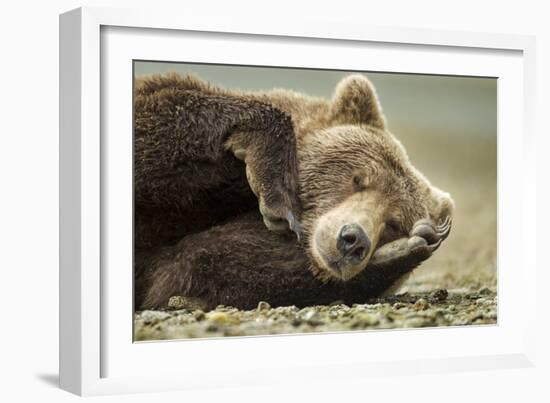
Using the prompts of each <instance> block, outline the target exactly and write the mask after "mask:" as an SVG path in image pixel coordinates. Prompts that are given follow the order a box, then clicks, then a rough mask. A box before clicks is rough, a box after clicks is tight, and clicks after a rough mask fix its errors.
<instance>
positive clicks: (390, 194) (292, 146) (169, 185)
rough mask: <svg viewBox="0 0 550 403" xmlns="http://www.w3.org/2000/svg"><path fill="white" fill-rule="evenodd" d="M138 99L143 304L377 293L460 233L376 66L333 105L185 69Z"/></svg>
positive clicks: (300, 302) (142, 86)
mask: <svg viewBox="0 0 550 403" xmlns="http://www.w3.org/2000/svg"><path fill="white" fill-rule="evenodd" d="M134 96H135V111H134V113H135V141H134V191H135V234H134V237H135V306H136V308H137V309H146V308H159V307H164V306H166V304H167V302H168V300H169V298H170V297H171V296H175V295H179V296H182V297H184V299H185V300H187V301H189V302H190V303H192V304H199V305H200V306H201V307H203V308H205V309H209V308H211V307H214V306H216V305H218V304H224V305H231V306H235V307H238V308H243V309H248V308H252V307H254V306H255V305H256V304H257V303H258V302H259V301H268V302H269V303H270V304H271V305H273V306H278V305H297V306H306V305H312V304H327V303H330V302H332V301H335V300H341V301H344V302H346V303H348V304H351V303H360V302H365V301H366V300H367V299H369V298H372V297H374V296H377V295H379V294H381V293H384V292H387V291H388V290H391V289H392V288H394V287H395V286H396V285H397V284H399V282H400V280H402V279H403V278H404V276H405V275H406V274H408V273H410V272H411V271H412V270H413V269H414V268H415V267H417V266H418V265H419V264H420V263H421V262H422V261H424V260H426V259H427V258H428V257H430V256H431V254H432V253H433V252H434V251H435V250H436V249H437V248H438V247H439V245H440V244H441V242H442V241H443V240H444V239H445V238H446V237H447V235H448V234H449V231H450V227H451V217H452V213H453V208H454V203H453V201H452V199H451V197H450V196H449V195H448V194H447V193H445V192H443V191H441V190H439V189H437V188H436V187H434V186H433V185H431V184H430V182H429V181H428V180H427V179H426V178H425V177H424V176H423V175H422V174H421V173H420V172H418V171H417V170H416V169H415V168H414V167H413V166H412V165H411V163H410V161H409V159H408V157H407V154H406V152H405V150H404V148H403V147H402V145H401V144H400V142H399V141H398V140H397V139H396V138H395V137H394V136H393V135H392V134H391V133H389V131H388V130H387V127H386V121H385V118H384V116H383V113H382V109H381V106H380V104H379V101H378V98H377V95H376V92H375V89H374V87H373V86H372V84H371V83H370V81H369V80H368V79H367V78H366V77H365V76H364V75H359V74H354V75H350V76H348V77H346V78H344V79H343V80H342V81H341V82H340V83H339V84H338V86H337V88H336V90H335V94H334V97H333V99H332V100H330V101H328V100H325V99H321V98H313V97H309V96H306V95H303V94H300V93H296V92H293V91H288V90H272V91H269V92H257V93H253V92H240V91H229V90H225V89H222V88H219V87H215V86H212V85H210V84H208V83H206V82H203V81H201V80H199V79H197V78H195V77H192V76H185V77H181V76H179V75H177V74H170V75H164V76H152V77H149V78H145V79H140V80H136V83H135V94H134ZM289 229H290V230H292V231H294V233H296V235H298V236H294V235H293V234H292V232H290V231H289Z"/></svg>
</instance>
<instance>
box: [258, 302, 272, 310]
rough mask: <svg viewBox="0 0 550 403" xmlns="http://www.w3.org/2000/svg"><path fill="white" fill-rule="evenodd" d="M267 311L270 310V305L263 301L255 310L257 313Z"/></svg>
mask: <svg viewBox="0 0 550 403" xmlns="http://www.w3.org/2000/svg"><path fill="white" fill-rule="evenodd" d="M268 309H271V305H269V303H268V302H265V301H260V302H258V307H257V308H256V310H257V311H258V312H261V311H267V310H268Z"/></svg>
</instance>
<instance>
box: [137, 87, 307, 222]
mask: <svg viewBox="0 0 550 403" xmlns="http://www.w3.org/2000/svg"><path fill="white" fill-rule="evenodd" d="M135 115H136V131H135V142H134V154H135V156H134V162H135V166H134V170H135V175H134V184H135V200H136V206H138V207H143V208H147V209H149V210H154V209H157V210H159V209H160V210H162V211H167V212H169V213H168V214H172V212H177V211H182V212H185V214H187V213H189V212H192V211H193V209H194V208H196V206H197V205H202V204H204V203H205V202H208V201H209V200H210V199H212V197H211V196H210V194H211V193H216V192H219V189H220V188H224V187H225V188H227V187H229V188H231V189H236V188H237V187H238V186H236V185H237V184H235V183H234V182H235V181H236V180H241V177H244V175H240V172H237V171H236V170H237V169H239V170H240V169H242V168H243V167H242V166H241V164H239V163H238V162H237V161H235V160H233V157H232V156H230V155H228V151H230V152H232V154H233V155H235V157H237V158H239V159H242V160H244V161H245V163H246V173H247V177H248V181H249V184H250V186H251V188H252V190H253V191H254V192H255V193H256V195H257V197H258V199H259V203H260V210H261V212H262V215H263V216H264V222H265V224H266V225H267V227H268V228H269V229H272V230H288V229H289V227H290V229H292V230H294V231H295V232H296V233H298V232H299V231H298V230H299V225H298V221H297V219H298V218H299V215H300V203H299V199H298V163H297V156H296V138H295V134H294V127H293V124H292V120H291V118H290V116H289V115H288V114H286V113H284V112H283V111H281V110H280V109H278V108H275V107H274V106H272V105H270V104H267V103H264V102H259V101H255V100H250V99H245V98H240V97H236V96H235V97H234V96H229V95H214V94H209V93H205V92H201V91H196V90H185V89H179V88H163V89H161V90H158V91H156V92H154V93H153V94H150V95H144V96H142V97H138V98H137V100H136V105H135ZM243 189H245V190H247V189H246V188H245V187H243ZM247 195H248V192H247ZM233 214H234V212H233ZM233 214H231V215H233ZM169 218H170V220H169V221H172V222H173V221H175V220H174V219H172V218H173V217H169ZM175 218H176V221H177V218H178V217H175ZM283 222H284V223H285V225H284V226H283V225H280V224H281V223H283Z"/></svg>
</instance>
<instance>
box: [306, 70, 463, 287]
mask: <svg viewBox="0 0 550 403" xmlns="http://www.w3.org/2000/svg"><path fill="white" fill-rule="evenodd" d="M329 113H330V117H329V119H328V121H329V122H330V124H328V125H327V126H326V127H325V128H322V129H317V130H313V131H311V132H310V133H307V134H305V135H304V136H300V139H299V143H300V144H299V146H298V153H299V158H298V159H299V161H300V184H301V194H300V199H301V201H302V207H303V211H302V216H301V221H302V229H303V234H304V241H305V242H306V245H307V250H308V253H309V255H310V257H311V259H312V260H313V261H314V262H315V263H316V265H315V266H316V267H314V268H313V270H315V271H317V274H318V275H319V276H320V277H325V278H331V277H332V278H338V279H341V280H344V281H345V280H349V279H351V278H353V277H354V276H355V275H357V274H358V273H360V272H361V271H362V270H363V269H364V268H365V267H366V266H367V265H368V262H369V259H370V258H371V256H372V254H373V252H374V251H375V250H376V249H377V248H378V247H380V246H381V245H383V244H385V243H388V242H391V241H393V240H396V239H398V238H402V237H405V236H407V235H408V234H409V232H410V231H411V229H412V226H413V224H414V223H415V222H416V221H418V220H420V219H423V218H430V219H432V220H433V221H434V222H436V223H438V222H440V221H443V220H444V219H445V218H446V217H448V216H450V215H452V213H453V208H454V203H453V200H452V199H451V197H450V195H449V194H448V193H445V192H443V191H441V190H439V189H438V188H436V187H435V186H433V185H432V184H431V183H430V182H429V181H428V180H427V179H426V178H425V177H424V176H423V175H422V174H421V173H420V172H419V171H418V170H416V169H415V167H414V166H413V165H412V164H411V162H410V161H409V158H408V156H407V153H406V152H405V149H404V148H403V146H402V145H401V143H400V142H399V141H398V140H397V139H396V138H395V137H394V136H393V135H392V134H391V133H390V132H389V131H388V130H387V128H386V123H385V118H384V116H383V114H382V109H381V107H380V103H379V101H378V98H377V95H376V92H375V90H374V87H373V86H372V84H371V83H370V81H369V80H368V79H367V78H366V77H365V76H362V75H352V76H348V77H347V78H345V79H344V80H342V81H341V82H340V84H339V85H338V86H337V88H336V92H335V95H334V98H333V100H332V101H331V104H330V112H329Z"/></svg>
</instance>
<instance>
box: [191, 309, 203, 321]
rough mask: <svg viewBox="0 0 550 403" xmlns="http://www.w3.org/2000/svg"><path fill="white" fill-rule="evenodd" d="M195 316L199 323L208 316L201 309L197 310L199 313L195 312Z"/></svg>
mask: <svg viewBox="0 0 550 403" xmlns="http://www.w3.org/2000/svg"><path fill="white" fill-rule="evenodd" d="M193 316H194V317H195V319H196V320H197V321H200V320H203V319H204V318H205V317H206V315H205V314H204V312H203V311H201V310H200V309H199V310H197V311H194V312H193Z"/></svg>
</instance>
